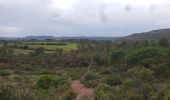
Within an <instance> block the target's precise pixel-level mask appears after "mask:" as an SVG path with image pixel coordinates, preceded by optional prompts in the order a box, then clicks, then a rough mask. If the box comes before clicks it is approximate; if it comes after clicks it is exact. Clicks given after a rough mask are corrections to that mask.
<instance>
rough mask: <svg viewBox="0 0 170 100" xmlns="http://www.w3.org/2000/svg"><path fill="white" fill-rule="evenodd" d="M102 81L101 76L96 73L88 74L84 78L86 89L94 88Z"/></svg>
mask: <svg viewBox="0 0 170 100" xmlns="http://www.w3.org/2000/svg"><path fill="white" fill-rule="evenodd" d="M99 79H100V75H99V74H98V73H95V72H87V73H85V74H84V76H83V80H82V81H83V84H84V85H85V86H86V87H91V88H94V87H96V86H97V84H98V80H99Z"/></svg>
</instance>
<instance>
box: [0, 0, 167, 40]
mask: <svg viewBox="0 0 170 100" xmlns="http://www.w3.org/2000/svg"><path fill="white" fill-rule="evenodd" d="M162 28H170V1H169V0H0V36H8V37H13V36H20V37H22V36H28V35H29V36H30V35H51V36H125V35H129V34H131V33H136V32H144V31H150V30H153V29H162Z"/></svg>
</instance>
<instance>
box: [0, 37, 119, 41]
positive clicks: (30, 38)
mask: <svg viewBox="0 0 170 100" xmlns="http://www.w3.org/2000/svg"><path fill="white" fill-rule="evenodd" d="M48 39H50V40H70V39H73V40H79V39H88V40H112V41H114V40H117V39H120V37H84V36H82V37H54V36H26V37H14V38H10V37H0V40H48Z"/></svg>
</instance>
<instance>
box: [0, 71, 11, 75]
mask: <svg viewBox="0 0 170 100" xmlns="http://www.w3.org/2000/svg"><path fill="white" fill-rule="evenodd" d="M8 75H11V73H10V72H8V71H5V70H0V76H8Z"/></svg>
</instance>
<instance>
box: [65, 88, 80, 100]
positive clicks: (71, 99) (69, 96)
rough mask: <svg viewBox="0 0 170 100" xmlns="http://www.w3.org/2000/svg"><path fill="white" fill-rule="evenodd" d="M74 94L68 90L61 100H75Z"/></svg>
mask: <svg viewBox="0 0 170 100" xmlns="http://www.w3.org/2000/svg"><path fill="white" fill-rule="evenodd" d="M76 95H77V94H76V93H75V92H74V91H73V90H68V91H67V92H66V94H65V95H64V96H63V97H62V100H75V98H76Z"/></svg>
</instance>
